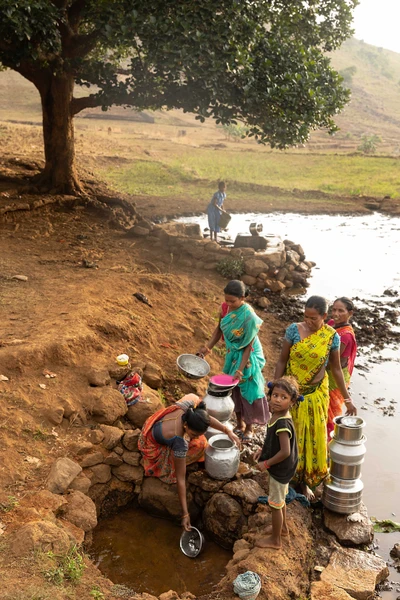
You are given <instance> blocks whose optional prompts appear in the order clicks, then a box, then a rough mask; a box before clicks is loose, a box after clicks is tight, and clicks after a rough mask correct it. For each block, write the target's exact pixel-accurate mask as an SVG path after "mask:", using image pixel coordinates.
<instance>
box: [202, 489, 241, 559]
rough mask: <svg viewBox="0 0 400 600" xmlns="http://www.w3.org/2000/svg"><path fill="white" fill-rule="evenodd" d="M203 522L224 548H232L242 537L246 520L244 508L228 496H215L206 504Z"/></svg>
mask: <svg viewBox="0 0 400 600" xmlns="http://www.w3.org/2000/svg"><path fill="white" fill-rule="evenodd" d="M203 520H204V524H205V526H206V529H207V531H208V532H209V533H210V535H211V536H212V537H213V539H214V540H215V541H216V542H217V543H218V544H220V545H221V546H222V547H223V548H231V547H232V546H233V544H234V543H235V541H236V540H237V539H238V538H240V537H241V535H242V527H243V526H244V525H245V524H246V518H245V516H244V514H243V511H242V508H241V506H240V504H239V502H237V501H236V500H235V499H234V498H231V496H228V494H224V493H222V494H221V493H220V494H215V495H214V496H213V497H212V498H211V499H210V500H209V501H208V502H207V504H206V506H205V509H204V511H203Z"/></svg>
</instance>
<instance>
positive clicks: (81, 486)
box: [68, 473, 92, 494]
mask: <svg viewBox="0 0 400 600" xmlns="http://www.w3.org/2000/svg"><path fill="white" fill-rule="evenodd" d="M91 485H92V482H91V481H90V479H89V477H86V475H84V474H83V473H79V475H78V477H75V479H74V480H73V481H71V483H70V484H69V488H68V489H70V490H78V491H79V492H82V494H87V493H88V491H89V488H90V486H91Z"/></svg>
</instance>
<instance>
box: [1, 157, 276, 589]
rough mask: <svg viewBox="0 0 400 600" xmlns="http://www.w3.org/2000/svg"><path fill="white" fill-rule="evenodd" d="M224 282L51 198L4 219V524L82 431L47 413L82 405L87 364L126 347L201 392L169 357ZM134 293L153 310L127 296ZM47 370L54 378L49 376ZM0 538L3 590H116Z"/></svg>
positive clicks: (190, 346) (206, 327) (201, 331)
mask: <svg viewBox="0 0 400 600" xmlns="http://www.w3.org/2000/svg"><path fill="white" fill-rule="evenodd" d="M24 168H25V167H23V168H22V171H23V169H24ZM7 169H8V170H7V178H6V180H4V179H3V181H2V184H1V190H0V192H1V193H2V195H1V196H0V199H1V200H0V207H1V206H3V207H4V206H5V205H10V203H11V204H15V205H17V204H18V202H19V203H20V204H21V205H22V204H26V203H27V202H28V203H29V201H30V200H32V198H34V197H30V196H26V195H25V196H22V197H21V198H19V197H18V196H19V194H18V193H17V191H16V190H17V186H18V184H19V183H20V176H21V168H20V167H18V168H15V169H14V172H13V171H12V166H11V165H10V164H8V166H7ZM83 261H86V262H85V264H86V265H89V268H88V266H84V262H83ZM16 275H24V276H26V277H27V281H21V280H19V279H14V276H16ZM224 283H225V282H224V280H223V279H222V278H220V277H219V276H218V275H217V274H211V273H210V272H207V273H205V272H203V271H200V270H198V271H197V270H196V271H195V272H193V269H191V270H185V268H184V267H180V266H179V264H178V265H177V264H175V262H174V261H172V260H171V257H170V256H169V255H163V254H162V253H160V252H159V251H157V252H155V251H154V250H153V249H152V247H151V245H149V244H148V242H143V241H141V240H138V239H137V238H132V237H129V236H127V234H126V233H125V232H124V231H122V230H121V229H118V228H115V224H114V220H113V219H112V218H110V219H109V220H107V219H106V218H105V217H104V212H99V211H96V210H95V209H88V208H87V209H84V208H82V207H79V206H78V207H75V208H65V207H64V208H63V207H61V206H57V205H48V206H45V207H42V208H40V209H37V210H30V211H26V210H24V211H14V212H10V213H7V214H6V215H4V216H3V217H2V220H1V221H0V374H1V375H4V376H6V377H7V378H8V379H9V380H8V381H1V382H0V521H1V522H2V523H3V524H4V525H5V526H6V531H11V530H12V529H13V528H15V527H16V525H17V524H20V523H22V522H24V520H25V519H26V518H27V515H28V514H29V509H27V508H26V507H25V508H24V504H29V496H30V494H31V493H32V492H33V491H35V490H38V489H41V488H42V487H43V484H44V481H45V478H46V476H47V473H48V471H49V467H50V464H51V463H52V462H53V461H54V459H55V458H56V457H58V456H64V455H65V454H66V453H67V452H68V448H69V446H70V445H71V444H72V443H73V442H76V441H77V440H79V439H84V437H85V435H86V432H87V425H86V424H85V425H83V424H82V422H80V421H79V420H78V421H77V422H76V423H75V424H74V425H71V424H69V423H67V422H66V421H65V420H64V421H63V422H62V423H61V424H60V425H55V424H54V421H53V409H54V407H55V406H57V405H58V404H59V402H60V400H62V399H66V398H67V399H69V400H70V401H71V402H72V403H73V404H75V405H77V406H78V407H79V405H80V401H81V399H82V398H83V397H84V396H85V394H87V393H88V391H89V390H90V388H89V387H88V381H87V377H86V373H87V371H88V369H89V368H91V367H96V368H101V367H107V366H108V365H110V364H112V363H113V362H114V360H115V356H117V355H118V354H120V353H122V352H126V353H127V354H128V355H130V357H131V358H132V362H134V363H136V364H140V365H144V364H145V363H146V362H148V361H150V362H152V363H156V364H158V365H159V366H160V367H161V369H162V372H163V376H164V383H163V386H162V389H160V394H162V396H163V397H164V398H165V399H167V400H174V399H176V398H178V397H180V396H181V395H182V394H184V393H187V392H189V391H197V392H198V393H201V392H203V391H204V386H205V384H204V383H203V382H200V383H198V384H196V382H194V383H191V382H189V381H188V380H185V379H183V378H182V377H181V376H180V375H179V374H178V373H177V371H176V366H175V361H176V357H177V356H178V355H179V354H181V353H183V352H192V351H196V349H197V348H198V347H199V346H200V344H201V343H203V342H204V341H205V340H206V339H207V337H208V336H209V335H210V333H211V331H212V329H213V327H214V326H215V319H216V315H217V313H218V308H219V305H220V302H221V296H222V288H223V286H224ZM137 291H140V292H142V293H143V294H145V295H146V296H147V297H148V298H149V299H150V300H151V303H152V305H153V307H152V308H150V307H149V306H147V305H145V304H143V303H141V302H139V301H138V300H137V299H136V298H135V297H133V295H132V294H133V293H134V292H137ZM263 318H264V319H265V325H264V327H263V328H262V334H261V337H262V342H263V345H264V348H265V351H266V355H267V361H268V369H269V370H271V369H272V366H273V364H274V361H275V358H276V352H277V346H278V344H279V338H280V334H281V330H282V324H281V322H279V321H278V320H277V319H276V317H274V316H273V315H266V314H263ZM220 354H221V353H219V352H218V351H217V352H216V353H215V354H213V356H212V358H211V366H212V369H213V371H214V372H218V370H219V369H220V367H221V364H222V357H221V355H220ZM45 369H48V370H50V371H52V372H54V373H55V374H56V375H57V377H55V378H54V379H46V378H45V377H44V375H43V371H44V370H45ZM43 386H45V387H43ZM32 458H34V459H35V461H34V462H32ZM36 459H37V460H36ZM0 531H1V530H0ZM4 539H5V536H3V537H2V536H0V577H1V580H2V593H1V597H2V598H4V599H7V600H22V598H23V599H24V600H31V599H33V598H35V599H38V598H41V599H43V600H47V599H48V598H52V599H56V600H57V599H61V598H71V599H72V598H78V597H79V598H80V599H81V600H89V598H93V595H91V592H92V591H93V590H94V589H95V586H96V585H98V586H100V587H99V589H101V590H103V593H104V594H105V597H106V598H113V597H114V595H113V593H112V586H111V583H110V582H107V580H105V579H102V577H101V575H100V574H99V572H98V571H97V570H96V569H95V568H94V567H93V566H91V565H90V562H89V561H87V564H88V567H87V569H86V571H85V574H84V576H83V578H82V580H81V582H80V583H79V584H77V585H75V586H72V585H70V586H69V587H67V588H66V587H65V586H62V588H57V586H54V584H51V583H49V582H48V581H47V580H46V578H45V576H44V573H45V572H46V565H45V563H46V557H36V558H34V559H31V560H30V561H26V562H25V561H22V562H21V561H18V560H15V559H14V558H13V557H12V555H10V553H9V551H8V547H7V544H6V543H4Z"/></svg>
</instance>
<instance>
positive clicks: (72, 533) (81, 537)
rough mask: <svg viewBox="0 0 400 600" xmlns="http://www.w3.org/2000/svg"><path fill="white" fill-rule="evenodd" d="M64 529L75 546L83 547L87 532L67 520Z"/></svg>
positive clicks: (64, 522)
mask: <svg viewBox="0 0 400 600" xmlns="http://www.w3.org/2000/svg"><path fill="white" fill-rule="evenodd" d="M63 529H64V530H65V531H66V533H67V535H68V537H69V539H70V542H71V544H72V545H73V546H82V544H83V542H84V541H85V532H84V531H83V529H81V528H80V527H77V526H76V525H73V524H72V523H70V522H69V521H65V520H63Z"/></svg>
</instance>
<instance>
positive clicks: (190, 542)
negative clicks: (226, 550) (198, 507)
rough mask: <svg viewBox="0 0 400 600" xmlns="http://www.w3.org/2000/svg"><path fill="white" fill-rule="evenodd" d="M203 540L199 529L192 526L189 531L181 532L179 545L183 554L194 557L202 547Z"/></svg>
mask: <svg viewBox="0 0 400 600" xmlns="http://www.w3.org/2000/svg"><path fill="white" fill-rule="evenodd" d="M204 541H205V540H204V535H203V534H202V533H201V531H199V530H198V529H197V528H196V527H193V526H192V527H191V528H190V531H184V532H183V533H182V535H181V539H180V542H179V546H180V548H181V550H182V552H183V554H184V555H185V556H188V557H189V558H196V556H198V555H199V554H200V552H201V551H202V549H203V546H204Z"/></svg>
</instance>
